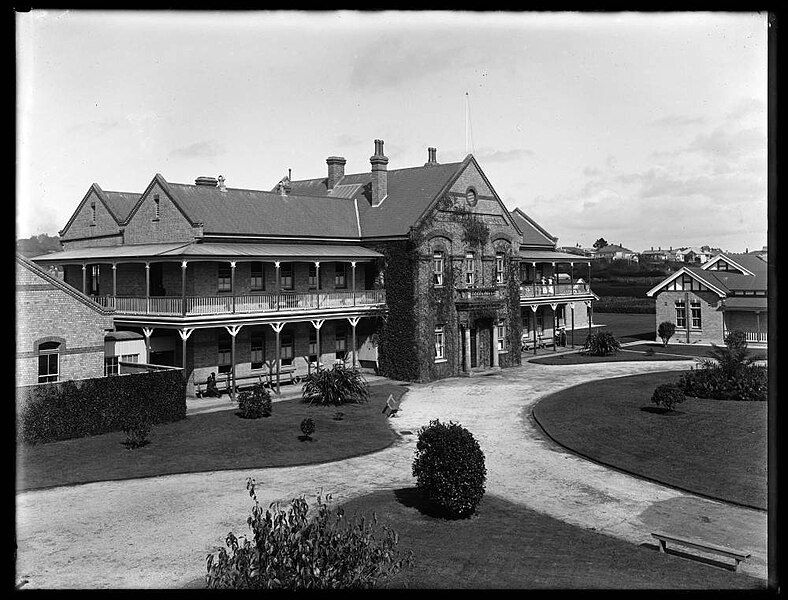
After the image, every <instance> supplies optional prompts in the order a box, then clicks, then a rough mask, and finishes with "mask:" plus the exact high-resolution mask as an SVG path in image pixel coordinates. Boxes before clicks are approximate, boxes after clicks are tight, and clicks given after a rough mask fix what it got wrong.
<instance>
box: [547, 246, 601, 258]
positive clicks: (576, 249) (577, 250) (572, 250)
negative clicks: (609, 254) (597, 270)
mask: <svg viewBox="0 0 788 600" xmlns="http://www.w3.org/2000/svg"><path fill="white" fill-rule="evenodd" d="M556 250H558V251H559V252H566V253H567V254H575V255H577V256H585V257H590V256H593V254H594V249H593V248H590V249H589V248H581V247H580V246H579V245H577V246H561V247H558V248H556Z"/></svg>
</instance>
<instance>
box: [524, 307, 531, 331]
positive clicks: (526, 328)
mask: <svg viewBox="0 0 788 600" xmlns="http://www.w3.org/2000/svg"><path fill="white" fill-rule="evenodd" d="M532 314H533V311H532V310H531V309H530V308H529V309H528V312H526V313H524V318H523V333H524V334H528V333H531V315H532Z"/></svg>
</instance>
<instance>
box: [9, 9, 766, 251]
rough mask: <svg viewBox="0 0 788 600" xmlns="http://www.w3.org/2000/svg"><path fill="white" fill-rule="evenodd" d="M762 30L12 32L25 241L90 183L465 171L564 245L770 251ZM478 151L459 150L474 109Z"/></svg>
mask: <svg viewBox="0 0 788 600" xmlns="http://www.w3.org/2000/svg"><path fill="white" fill-rule="evenodd" d="M767 91H768V74H767V16H766V14H765V13H665V14H660V13H643V14H638V13H492V12H491V13H462V12H443V13H437V12H414V13H406V12H378V13H373V12H370V13H363V12H322V13H310V12H197V11H195V12H188V13H183V12H167V11H155V12H144V11H131V12H129V11H45V10H34V11H32V12H29V13H20V14H18V15H17V190H16V192H17V200H16V203H17V204H16V206H17V218H16V226H17V238H22V237H28V236H30V235H33V234H39V233H48V234H50V235H52V234H55V233H57V231H59V230H60V229H62V228H63V227H64V226H65V224H66V222H67V221H68V219H69V217H70V216H71V214H72V213H73V211H74V210H75V208H76V207H77V205H78V204H79V202H80V201H81V200H82V198H83V197H84V195H85V193H86V192H87V190H88V188H89V186H90V185H91V183H94V182H96V183H98V184H99V185H100V186H101V187H102V188H103V189H104V190H111V191H135V192H142V191H143V190H144V189H145V187H146V186H147V184H148V183H149V182H150V180H151V179H152V178H153V176H154V175H155V174H156V173H161V174H162V175H163V176H164V178H165V179H166V180H168V181H172V182H178V183H192V182H193V181H194V179H195V178H196V177H199V176H213V177H216V176H218V175H219V174H221V175H223V176H224V177H225V178H226V180H227V186H228V187H236V188H248V189H264V190H268V189H271V188H272V187H273V186H274V185H275V184H276V182H277V181H279V180H280V179H281V178H282V177H283V176H284V175H286V174H287V170H288V168H290V169H292V172H293V179H304V178H313V177H322V176H325V173H326V163H325V159H326V157H328V156H332V155H339V156H344V157H345V158H346V159H347V165H346V172H348V173H356V172H363V171H368V170H369V169H370V163H369V157H370V156H371V155H372V154H373V150H374V144H373V140H374V139H376V138H379V139H382V140H384V142H385V147H384V148H385V154H386V155H387V156H388V157H389V165H388V167H389V169H396V168H402V167H410V166H417V165H422V164H424V162H425V161H426V160H427V147H428V146H434V147H436V148H437V149H438V150H437V158H438V161H439V162H453V161H458V160H462V158H464V157H465V155H466V154H467V153H468V152H469V151H472V152H473V154H474V156H475V157H476V158H477V160H478V161H479V163H480V165H481V167H482V170H483V171H484V172H485V174H486V175H487V177H488V178H489V180H490V181H491V183H492V185H493V187H494V188H495V190H496V192H497V193H498V195H499V196H500V197H501V199H502V200H503V201H504V203H505V204H506V206H507V207H508V208H509V209H510V210H511V209H514V208H515V207H520V208H521V209H522V210H523V211H525V212H526V213H527V214H528V215H530V216H531V217H533V218H534V219H535V220H536V221H537V222H538V223H540V224H541V225H542V226H543V227H544V228H545V229H547V231H549V232H550V233H551V234H552V235H554V236H558V237H559V242H558V243H559V244H560V245H567V246H574V245H576V244H580V245H581V246H584V247H585V246H590V245H591V244H593V242H594V241H595V240H596V239H597V238H599V237H604V238H605V239H606V240H607V241H608V242H612V243H621V244H623V245H624V246H626V247H628V248H631V249H633V250H637V251H641V250H644V249H648V248H650V247H652V246H653V247H655V248H656V247H660V246H661V247H663V248H666V247H669V246H673V247H678V246H689V245H703V244H707V245H710V246H713V247H721V248H723V249H725V250H729V251H734V252H736V251H744V249H745V248H749V249H750V250H752V249H754V248H757V249H760V248H761V247H762V246H764V245H766V242H767V240H766V234H767V213H766V211H767V133H766V132H767V115H766V101H767ZM466 92H467V94H468V96H467V98H468V105H469V108H470V111H469V114H470V123H471V132H472V138H473V139H472V141H473V144H472V146H471V147H470V148H467V147H466V146H467V144H466V130H465V123H466V118H465V111H466V101H465V98H466V96H465V94H466Z"/></svg>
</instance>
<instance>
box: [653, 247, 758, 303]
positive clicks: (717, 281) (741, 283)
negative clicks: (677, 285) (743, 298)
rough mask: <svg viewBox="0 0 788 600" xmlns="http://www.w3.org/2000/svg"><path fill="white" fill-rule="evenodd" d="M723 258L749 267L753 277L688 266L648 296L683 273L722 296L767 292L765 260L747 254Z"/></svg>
mask: <svg viewBox="0 0 788 600" xmlns="http://www.w3.org/2000/svg"><path fill="white" fill-rule="evenodd" d="M721 256H723V257H727V258H729V259H730V260H731V261H732V262H734V261H735V262H736V263H738V264H741V265H743V266H745V267H747V268H748V269H749V270H750V271H751V272H752V275H748V274H746V273H731V272H729V271H712V270H710V269H706V268H704V267H703V266H701V267H690V266H687V267H682V268H681V269H679V270H678V271H676V273H674V274H673V275H671V276H670V277H668V278H667V279H664V280H663V281H661V282H660V283H658V284H657V285H656V286H654V287H653V288H651V289H650V290H649V291H648V292H646V295H647V296H649V297H650V296H652V294H653V293H654V292H656V291H659V290H660V289H662V288H663V287H664V286H665V285H667V284H668V283H670V282H671V281H673V280H674V279H675V278H676V277H678V276H679V275H681V274H682V273H686V274H687V275H689V276H691V277H693V278H694V279H696V280H697V281H700V282H701V283H703V284H704V285H707V286H708V287H710V288H712V289H713V290H714V291H716V292H718V293H719V294H720V295H722V296H726V295H728V294H731V293H736V292H749V291H762V292H763V291H766V281H767V272H766V263H765V262H764V261H763V260H761V259H760V258H758V257H757V256H748V255H746V254H723V255H721ZM759 263H760V264H759ZM704 266H705V265H704Z"/></svg>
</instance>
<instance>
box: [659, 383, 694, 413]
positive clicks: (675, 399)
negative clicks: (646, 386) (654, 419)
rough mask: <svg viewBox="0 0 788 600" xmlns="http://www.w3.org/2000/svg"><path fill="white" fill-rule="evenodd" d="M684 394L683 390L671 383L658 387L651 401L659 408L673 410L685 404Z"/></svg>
mask: <svg viewBox="0 0 788 600" xmlns="http://www.w3.org/2000/svg"><path fill="white" fill-rule="evenodd" d="M684 400H686V398H685V397H684V392H682V391H681V388H680V387H678V386H676V385H673V384H671V383H663V384H662V385H658V386H657V387H656V389H655V390H654V394H653V395H652V396H651V401H652V402H653V403H654V404H656V405H657V406H660V405H661V406H664V407H665V408H666V409H668V410H673V407H675V406H676V405H677V404H681V403H682V402H684Z"/></svg>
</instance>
